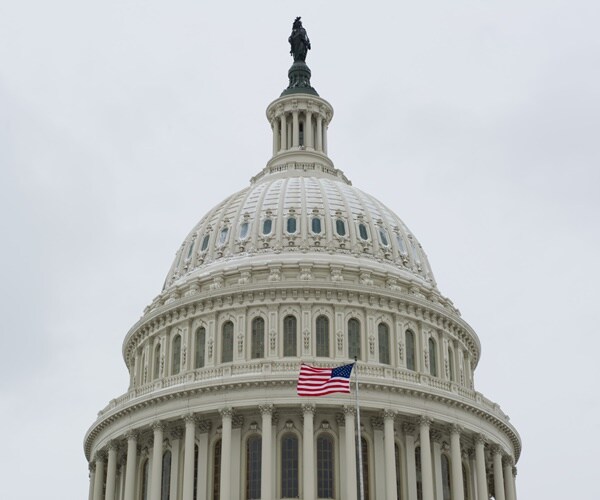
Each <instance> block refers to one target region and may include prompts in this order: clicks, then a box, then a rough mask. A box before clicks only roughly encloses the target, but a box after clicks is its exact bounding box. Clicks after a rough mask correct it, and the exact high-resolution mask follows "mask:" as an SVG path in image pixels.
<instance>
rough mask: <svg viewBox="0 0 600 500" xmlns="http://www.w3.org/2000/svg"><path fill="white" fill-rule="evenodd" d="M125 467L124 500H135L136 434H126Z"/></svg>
mask: <svg viewBox="0 0 600 500" xmlns="http://www.w3.org/2000/svg"><path fill="white" fill-rule="evenodd" d="M125 437H127V465H126V466H125V500H135V499H134V495H135V470H136V468H137V434H136V433H135V432H132V431H130V432H128V433H127V434H125Z"/></svg>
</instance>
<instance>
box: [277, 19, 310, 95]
mask: <svg viewBox="0 0 600 500" xmlns="http://www.w3.org/2000/svg"><path fill="white" fill-rule="evenodd" d="M288 42H289V43H290V54H291V56H292V57H293V58H294V64H292V67H291V68H290V69H289V71H288V77H289V80H290V84H289V85H288V88H287V89H285V90H284V91H283V93H282V94H281V95H282V96H283V95H287V94H312V95H319V94H317V91H316V90H315V89H313V88H312V87H311V85H310V75H311V73H310V68H309V67H308V66H307V65H306V54H307V53H308V51H309V50H310V40H309V39H308V35H307V34H306V30H305V29H304V27H303V26H302V21H301V18H300V16H298V17H297V18H296V19H294V23H293V24H292V34H291V35H290V36H289V38H288Z"/></svg>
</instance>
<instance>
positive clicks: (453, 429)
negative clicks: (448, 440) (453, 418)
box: [448, 424, 465, 436]
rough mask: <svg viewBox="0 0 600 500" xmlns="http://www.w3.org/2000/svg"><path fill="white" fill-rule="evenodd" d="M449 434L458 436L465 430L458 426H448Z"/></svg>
mask: <svg viewBox="0 0 600 500" xmlns="http://www.w3.org/2000/svg"><path fill="white" fill-rule="evenodd" d="M448 430H449V432H450V434H458V435H459V436H460V435H461V434H462V433H463V432H464V430H465V428H464V427H463V426H461V425H458V424H450V425H449V426H448Z"/></svg>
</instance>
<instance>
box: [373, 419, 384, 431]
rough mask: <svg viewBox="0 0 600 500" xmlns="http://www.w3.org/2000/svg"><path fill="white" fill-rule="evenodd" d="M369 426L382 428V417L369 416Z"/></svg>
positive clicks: (375, 428) (376, 428)
mask: <svg viewBox="0 0 600 500" xmlns="http://www.w3.org/2000/svg"><path fill="white" fill-rule="evenodd" d="M371 427H373V429H374V430H378V431H381V430H383V418H381V417H371Z"/></svg>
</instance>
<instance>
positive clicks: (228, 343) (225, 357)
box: [221, 321, 233, 363]
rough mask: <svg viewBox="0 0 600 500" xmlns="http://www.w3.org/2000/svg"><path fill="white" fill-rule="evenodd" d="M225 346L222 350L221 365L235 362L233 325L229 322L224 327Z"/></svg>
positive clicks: (223, 338)
mask: <svg viewBox="0 0 600 500" xmlns="http://www.w3.org/2000/svg"><path fill="white" fill-rule="evenodd" d="M222 340H223V346H222V349H221V363H230V362H231V361H233V323H232V322H231V321H227V322H226V323H225V324H224V325H223V336H222Z"/></svg>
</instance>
